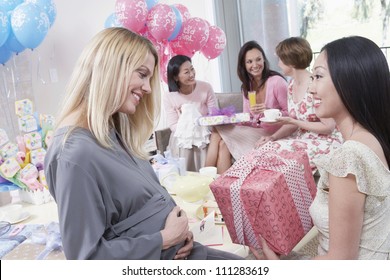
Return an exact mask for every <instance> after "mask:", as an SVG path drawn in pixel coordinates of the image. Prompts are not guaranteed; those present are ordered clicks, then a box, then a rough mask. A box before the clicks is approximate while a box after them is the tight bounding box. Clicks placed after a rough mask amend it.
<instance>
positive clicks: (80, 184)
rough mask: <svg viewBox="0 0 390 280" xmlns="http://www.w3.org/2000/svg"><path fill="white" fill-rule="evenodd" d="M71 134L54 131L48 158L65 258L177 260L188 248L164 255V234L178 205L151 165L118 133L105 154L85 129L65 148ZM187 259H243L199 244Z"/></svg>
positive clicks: (166, 251)
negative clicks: (127, 146)
mask: <svg viewBox="0 0 390 280" xmlns="http://www.w3.org/2000/svg"><path fill="white" fill-rule="evenodd" d="M68 129H69V128H67V127H64V128H60V129H59V130H57V131H56V132H55V135H54V139H53V142H52V144H51V146H50V148H49V150H48V152H47V154H46V157H45V174H46V179H47V182H48V185H49V190H50V193H51V194H52V195H53V197H54V199H55V201H56V202H57V207H58V214H59V222H60V231H61V236H62V242H63V247H64V252H65V256H66V258H67V259H123V260H125V259H136V260H139V259H173V258H174V256H175V255H176V252H177V250H178V249H180V248H181V247H182V246H183V244H177V245H176V246H174V247H171V248H169V249H167V250H162V236H161V233H160V230H162V229H163V228H164V225H165V220H166V218H167V216H168V214H169V213H170V212H171V211H172V209H173V208H174V207H175V205H176V204H175V202H174V200H173V199H172V198H171V196H170V195H169V194H168V192H167V191H166V190H165V189H164V188H163V187H162V186H161V185H160V183H159V181H158V179H157V176H156V174H155V173H154V171H153V169H152V167H151V166H150V163H149V162H148V161H146V160H141V159H138V158H136V157H134V156H132V155H131V154H130V153H129V152H126V150H125V149H124V148H123V147H122V145H121V144H120V140H119V139H120V136H119V135H118V134H117V133H116V132H115V130H112V131H111V133H110V138H111V140H112V141H113V142H114V148H113V149H106V148H103V147H102V146H100V145H99V144H98V143H97V142H96V139H95V138H94V137H93V135H92V134H91V133H90V132H89V131H88V130H86V129H82V128H77V129H76V130H74V131H73V132H72V133H71V135H70V136H69V137H68V138H67V140H66V143H65V144H64V143H63V138H64V136H65V134H66V132H67V131H68ZM124 223H125V227H122V229H121V230H120V231H117V230H118V228H119V229H120V228H121V226H123V224H124ZM117 226H119V227H118V228H117ZM188 259H210V260H213V259H214V260H221V259H223V260H231V259H242V258H241V257H239V256H237V255H234V254H231V253H228V252H224V251H220V250H215V249H212V248H209V247H206V246H203V245H201V244H199V243H197V242H194V247H193V248H192V250H191V254H190V255H189V256H188Z"/></svg>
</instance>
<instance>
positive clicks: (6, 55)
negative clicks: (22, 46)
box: [0, 46, 12, 65]
mask: <svg viewBox="0 0 390 280" xmlns="http://www.w3.org/2000/svg"><path fill="white" fill-rule="evenodd" d="M11 56H12V52H11V51H10V50H8V49H7V48H6V47H4V46H3V47H0V64H3V65H4V64H5V63H6V62H7V61H8V60H9V59H10V58H11Z"/></svg>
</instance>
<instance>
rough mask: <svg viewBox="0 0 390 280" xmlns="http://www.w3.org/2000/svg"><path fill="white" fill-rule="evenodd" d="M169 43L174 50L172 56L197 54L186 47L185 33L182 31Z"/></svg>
mask: <svg viewBox="0 0 390 280" xmlns="http://www.w3.org/2000/svg"><path fill="white" fill-rule="evenodd" d="M169 45H170V47H171V50H172V56H174V55H176V54H181V55H186V56H188V57H193V56H194V54H195V53H193V52H191V51H189V50H187V49H186V48H185V47H184V41H183V33H181V34H180V35H179V36H178V37H177V38H176V39H175V40H173V41H171V42H170V44H169Z"/></svg>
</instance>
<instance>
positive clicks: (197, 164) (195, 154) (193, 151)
mask: <svg viewBox="0 0 390 280" xmlns="http://www.w3.org/2000/svg"><path fill="white" fill-rule="evenodd" d="M167 68H168V69H167V70H168V71H167V72H168V73H167V74H168V88H169V93H168V94H166V95H165V98H164V106H165V110H166V113H167V122H168V126H169V128H170V129H171V131H172V133H171V136H170V139H169V146H168V149H169V150H170V151H171V154H172V156H173V157H175V158H178V157H184V158H185V159H186V169H187V170H188V171H199V169H200V168H202V167H204V165H205V159H206V152H207V144H208V143H209V141H210V139H209V132H208V131H207V138H206V139H204V141H199V146H197V145H192V144H191V145H190V146H191V147H190V148H187V147H184V146H183V147H180V145H179V139H178V138H177V137H175V132H176V130H177V125H178V122H179V118H180V116H181V115H182V113H183V112H182V109H183V108H182V107H183V105H185V104H194V105H195V106H196V108H197V111H199V113H200V115H202V116H205V115H207V114H208V113H209V111H210V110H211V108H215V107H216V106H217V105H216V104H217V102H216V97H215V93H214V90H213V88H212V87H211V85H210V84H209V83H206V82H203V81H198V80H196V79H195V74H196V73H195V69H194V67H193V65H192V62H191V58H189V57H188V56H185V55H176V56H174V57H172V58H171V60H170V61H169V63H168V67H167ZM189 122H190V123H191V124H192V125H193V120H192V119H191V120H189ZM185 129H187V130H191V131H190V132H191V133H192V129H193V128H192V127H190V126H188V127H186V128H185ZM185 129H184V130H185ZM203 129H205V128H203ZM205 137H206V136H205ZM205 137H204V138H205Z"/></svg>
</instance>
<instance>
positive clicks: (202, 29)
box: [181, 17, 209, 53]
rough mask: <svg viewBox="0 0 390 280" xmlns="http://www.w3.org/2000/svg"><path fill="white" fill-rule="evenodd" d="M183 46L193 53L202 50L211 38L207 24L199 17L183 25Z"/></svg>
mask: <svg viewBox="0 0 390 280" xmlns="http://www.w3.org/2000/svg"><path fill="white" fill-rule="evenodd" d="M181 36H182V41H183V46H184V47H185V48H186V49H187V50H189V51H190V52H191V53H195V52H196V51H199V50H200V49H202V47H203V46H204V45H205V44H206V42H207V40H208V38H209V28H208V25H207V23H206V22H205V21H204V20H203V19H201V18H198V17H193V18H190V19H189V20H187V21H186V22H185V23H184V24H183V31H182V34H181Z"/></svg>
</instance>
